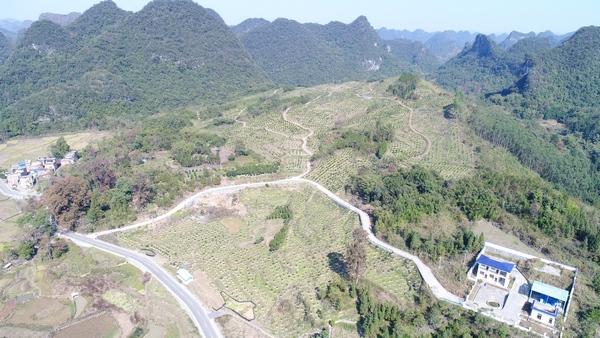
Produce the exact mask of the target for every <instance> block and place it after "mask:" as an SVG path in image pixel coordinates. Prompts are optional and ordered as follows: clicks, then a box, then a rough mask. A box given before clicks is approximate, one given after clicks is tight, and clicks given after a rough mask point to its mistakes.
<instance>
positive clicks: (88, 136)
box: [0, 131, 110, 168]
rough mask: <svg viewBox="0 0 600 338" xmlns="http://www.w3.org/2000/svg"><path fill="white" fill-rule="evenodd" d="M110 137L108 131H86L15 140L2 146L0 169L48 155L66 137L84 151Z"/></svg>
mask: <svg viewBox="0 0 600 338" xmlns="http://www.w3.org/2000/svg"><path fill="white" fill-rule="evenodd" d="M108 135H110V133H109V132H106V131H85V132H81V133H74V134H59V135H52V136H42V137H28V138H14V139H10V140H8V141H7V142H5V143H2V144H0V168H8V167H10V166H11V165H13V164H14V163H16V162H18V161H20V160H24V159H35V158H37V157H38V156H43V155H46V154H48V152H49V150H50V145H51V144H52V143H54V142H56V140H57V139H58V138H59V137H60V136H64V138H65V140H66V141H67V143H68V144H69V145H70V146H71V148H73V149H83V148H84V147H85V146H87V145H88V144H90V143H95V142H96V141H99V140H101V139H102V138H104V137H106V136H108Z"/></svg>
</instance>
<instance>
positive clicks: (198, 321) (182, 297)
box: [59, 232, 222, 338]
mask: <svg viewBox="0 0 600 338" xmlns="http://www.w3.org/2000/svg"><path fill="white" fill-rule="evenodd" d="M59 236H61V237H64V238H68V239H70V240H72V241H73V242H75V243H76V244H77V245H80V246H86V247H94V248H97V249H100V250H102V251H105V252H108V253H111V254H113V255H116V256H120V257H123V258H125V259H127V261H128V262H129V263H131V264H132V265H134V266H135V267H137V268H138V269H140V270H142V271H144V272H149V273H151V274H152V275H153V276H154V277H155V278H156V279H157V280H158V281H159V282H160V283H161V284H162V285H164V286H165V288H166V289H167V290H168V291H169V292H170V293H171V294H172V295H173V296H175V298H176V299H177V301H178V302H179V303H180V304H181V306H182V307H183V308H184V309H185V311H186V312H187V313H188V315H189V316H190V318H191V319H192V320H193V322H194V324H195V325H196V327H197V328H198V330H199V331H200V333H201V334H202V335H203V336H204V337H206V338H213V337H214V338H220V337H222V336H221V333H220V331H219V329H218V327H217V325H216V323H215V321H214V320H213V319H212V318H210V317H209V314H208V311H207V310H206V309H204V307H202V305H201V303H200V301H199V300H198V299H197V298H196V297H195V296H194V295H193V294H192V293H191V292H190V291H189V290H188V289H187V288H186V287H185V286H184V285H183V284H181V283H179V281H178V280H177V279H176V278H175V277H173V276H172V275H171V274H170V273H169V272H167V271H166V270H165V269H163V268H162V267H161V266H159V265H158V264H156V263H155V262H154V261H153V260H152V259H150V258H149V257H147V256H145V255H143V254H140V253H137V252H135V251H131V250H128V249H125V248H122V247H120V246H117V245H114V244H111V243H108V242H104V241H102V240H99V239H96V238H90V237H88V236H85V235H81V234H77V233H73V232H67V233H62V234H60V235H59Z"/></svg>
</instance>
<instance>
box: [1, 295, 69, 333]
mask: <svg viewBox="0 0 600 338" xmlns="http://www.w3.org/2000/svg"><path fill="white" fill-rule="evenodd" d="M68 304H69V300H68V299H57V298H38V299H34V300H32V301H30V302H27V303H25V304H23V305H19V306H17V309H16V311H15V312H14V314H13V315H12V316H11V317H10V318H9V320H8V321H9V322H10V323H12V324H17V325H31V324H35V325H40V326H52V327H56V326H59V325H60V324H63V323H65V322H67V321H68V320H69V319H71V310H70V309H69V305H68Z"/></svg>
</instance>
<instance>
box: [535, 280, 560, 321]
mask: <svg viewBox="0 0 600 338" xmlns="http://www.w3.org/2000/svg"><path fill="white" fill-rule="evenodd" d="M568 300H569V291H567V290H563V289H560V288H557V287H555V286H552V285H549V284H545V283H542V282H538V281H534V282H533V283H532V284H531V289H530V291H529V302H530V303H531V310H530V312H529V318H531V319H533V320H535V321H538V322H540V323H543V324H547V325H551V326H554V325H555V323H556V318H557V317H558V316H559V315H560V314H561V313H564V311H565V305H566V304H567V301H568Z"/></svg>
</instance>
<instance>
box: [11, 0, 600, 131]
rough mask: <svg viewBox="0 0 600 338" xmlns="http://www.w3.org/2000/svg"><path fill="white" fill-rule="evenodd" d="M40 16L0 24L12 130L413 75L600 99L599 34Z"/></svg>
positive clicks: (361, 20) (184, 13) (109, 11)
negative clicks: (276, 88)
mask: <svg viewBox="0 0 600 338" xmlns="http://www.w3.org/2000/svg"><path fill="white" fill-rule="evenodd" d="M40 19H41V20H38V21H36V22H34V23H31V22H20V21H15V20H2V21H0V29H1V30H0V133H3V134H4V135H18V134H23V133H40V132H45V131H47V130H55V129H72V128H76V127H82V126H98V125H103V124H107V123H108V124H110V123H119V121H120V119H121V118H122V117H123V116H129V115H131V114H142V113H145V114H148V113H152V112H156V111H158V110H160V109H163V108H171V107H180V106H185V105H188V104H190V103H211V102H221V101H223V100H226V99H228V98H230V97H232V96H236V95H241V94H244V93H248V92H254V91H257V90H262V89H265V88H268V87H272V86H273V85H285V86H308V85H315V84H322V83H333V82H342V81H348V80H375V79H381V78H385V77H390V76H397V75H399V74H401V73H403V72H407V71H408V72H421V73H423V74H424V75H425V76H426V77H432V78H434V79H435V80H437V82H438V83H440V84H441V85H443V86H445V87H447V88H449V89H458V90H462V91H465V92H469V93H477V94H481V95H485V96H486V97H493V98H494V99H495V100H500V101H501V100H517V101H515V102H522V103H523V105H526V106H528V107H536V108H535V109H540V110H548V109H551V108H552V107H561V109H564V108H565V107H568V106H573V107H579V106H581V107H589V106H594V105H598V104H597V102H600V98H599V95H598V93H599V92H600V91H598V87H600V86H599V85H597V84H598V83H600V79H598V76H600V75H598V73H599V72H598V71H597V70H598V69H600V62H599V61H598V55H600V53H598V51H599V50H600V47H599V46H598V43H597V42H598V35H599V33H598V27H586V28H583V29H580V30H579V31H577V32H576V33H575V34H573V35H572V36H571V34H567V35H556V34H553V33H551V32H542V33H539V34H535V33H519V32H511V33H510V34H504V33H502V34H496V35H487V36H486V35H483V34H474V33H470V32H465V31H459V32H456V31H444V32H426V31H423V30H416V31H412V32H410V31H406V30H391V29H385V28H382V29H379V30H378V31H377V30H375V29H374V28H373V27H372V26H371V24H370V23H369V21H368V20H367V18H365V17H364V16H361V17H358V18H357V19H356V20H354V21H353V22H351V23H349V24H345V23H341V22H331V23H329V24H326V25H321V24H313V23H299V22H296V21H293V20H288V19H277V20H275V21H273V22H270V21H268V20H265V19H260V18H254V19H248V20H245V21H243V22H242V23H240V24H238V25H235V26H232V27H228V26H227V25H226V24H225V23H224V22H223V20H222V19H221V17H220V16H219V15H218V14H217V13H216V12H215V11H213V10H210V9H206V8H203V7H201V6H199V5H197V4H195V3H194V2H193V1H191V0H154V1H151V2H150V3H149V4H148V5H146V6H145V7H144V8H143V9H142V10H140V11H139V12H137V13H132V12H127V11H124V10H121V9H119V8H118V7H117V6H116V5H115V4H114V3H113V2H111V1H102V2H100V3H99V4H97V5H95V6H93V7H92V8H90V9H89V10H87V11H86V12H85V13H83V14H79V13H70V14H67V15H58V14H43V15H41V16H40ZM23 74H27V76H23ZM581 79H589V81H587V80H585V81H583V80H581ZM515 97H518V98H517V99H515ZM519 100H521V101H519ZM73 117H75V118H73Z"/></svg>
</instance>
